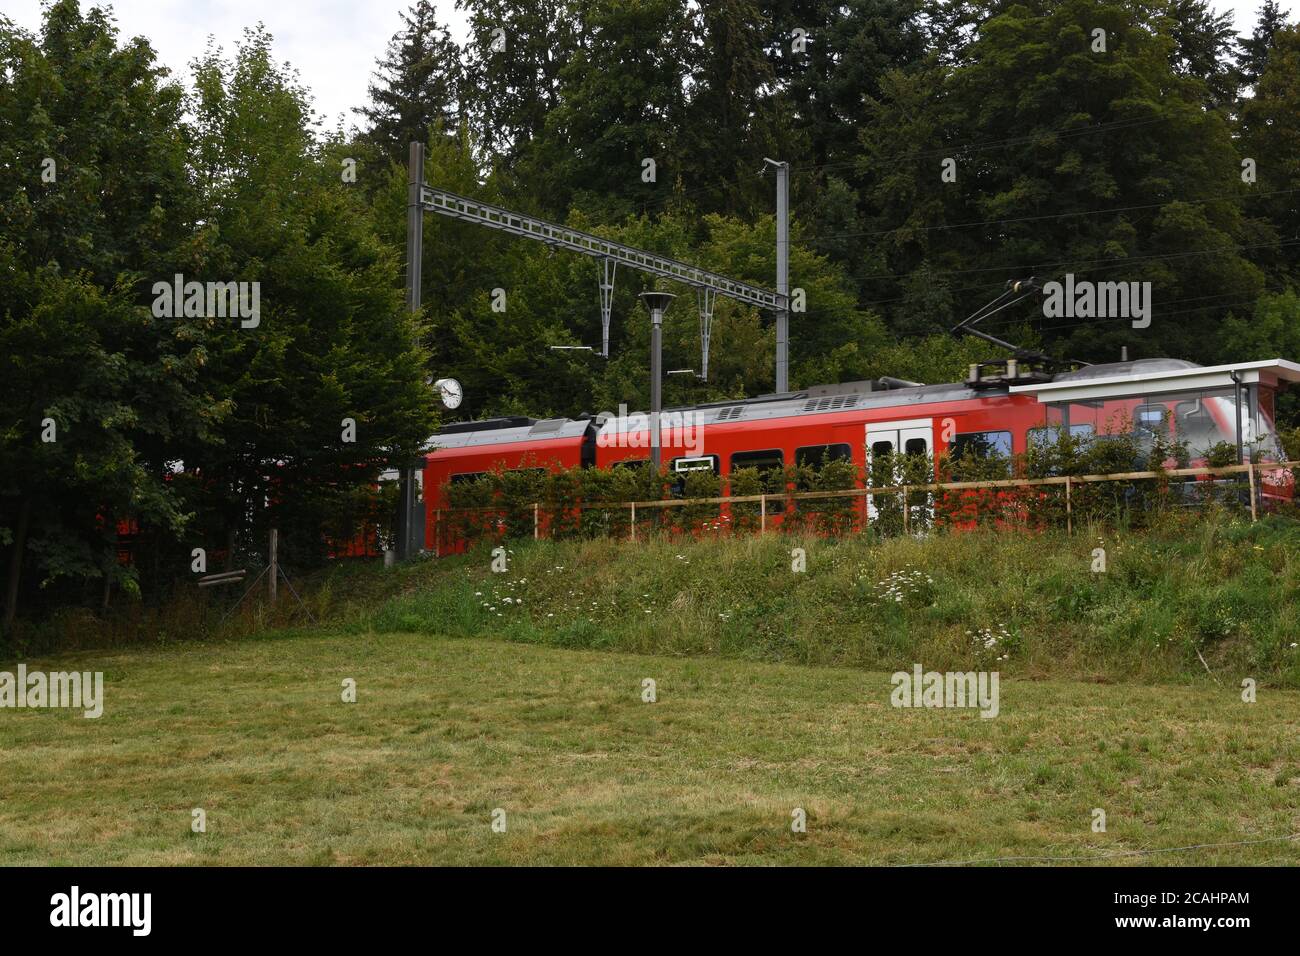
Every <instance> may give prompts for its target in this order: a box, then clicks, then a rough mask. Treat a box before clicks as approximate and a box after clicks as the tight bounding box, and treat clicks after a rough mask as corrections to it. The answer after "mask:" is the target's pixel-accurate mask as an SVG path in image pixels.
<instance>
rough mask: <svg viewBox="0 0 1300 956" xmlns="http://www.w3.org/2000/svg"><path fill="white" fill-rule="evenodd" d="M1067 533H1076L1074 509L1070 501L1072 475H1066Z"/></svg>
mask: <svg viewBox="0 0 1300 956" xmlns="http://www.w3.org/2000/svg"><path fill="white" fill-rule="evenodd" d="M1065 533H1066V534H1074V509H1073V507H1072V504H1071V501H1070V476H1069V475H1066V476H1065Z"/></svg>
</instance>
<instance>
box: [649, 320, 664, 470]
mask: <svg viewBox="0 0 1300 956" xmlns="http://www.w3.org/2000/svg"><path fill="white" fill-rule="evenodd" d="M663 325H664V310H663V309H653V310H652V311H651V312H650V462H651V464H653V466H654V469H655V471H658V470H659V465H660V463H661V458H662V449H661V448H660V447H659V442H660V437H661V436H660V433H659V413H660V412H661V411H663V407H664V370H663V364H664V356H663Z"/></svg>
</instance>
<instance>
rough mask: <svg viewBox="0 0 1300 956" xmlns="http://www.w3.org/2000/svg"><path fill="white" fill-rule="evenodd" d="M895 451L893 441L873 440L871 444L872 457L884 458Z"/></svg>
mask: <svg viewBox="0 0 1300 956" xmlns="http://www.w3.org/2000/svg"><path fill="white" fill-rule="evenodd" d="M893 451H894V443H893V442H892V441H878V442H873V443H872V445H871V457H872V458H882V457H884V456H885V455H889V454H892V453H893Z"/></svg>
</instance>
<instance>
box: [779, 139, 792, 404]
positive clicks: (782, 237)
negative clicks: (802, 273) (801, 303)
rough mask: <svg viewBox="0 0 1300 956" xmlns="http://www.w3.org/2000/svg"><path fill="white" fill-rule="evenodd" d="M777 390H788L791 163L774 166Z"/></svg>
mask: <svg viewBox="0 0 1300 956" xmlns="http://www.w3.org/2000/svg"><path fill="white" fill-rule="evenodd" d="M776 294H777V296H778V297H779V299H780V301H779V303H778V305H777V313H776V390H777V391H778V392H788V391H789V390H790V164H789V163H780V164H778V165H777V167H776Z"/></svg>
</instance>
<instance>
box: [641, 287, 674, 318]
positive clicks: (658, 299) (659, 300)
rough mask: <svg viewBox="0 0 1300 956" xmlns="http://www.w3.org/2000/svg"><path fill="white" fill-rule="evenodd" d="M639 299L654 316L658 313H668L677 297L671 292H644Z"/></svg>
mask: <svg viewBox="0 0 1300 956" xmlns="http://www.w3.org/2000/svg"><path fill="white" fill-rule="evenodd" d="M639 298H640V299H641V301H642V302H644V303H645V307H646V308H647V309H649V310H650V314H651V315H654V314H655V313H656V312H658V313H663V312H664V311H666V310H667V309H668V306H669V304H670V303H671V302H672V301H673V299H675V298H677V296H675V295H673V294H672V293H671V292H642V293H641V295H640V296H639Z"/></svg>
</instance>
